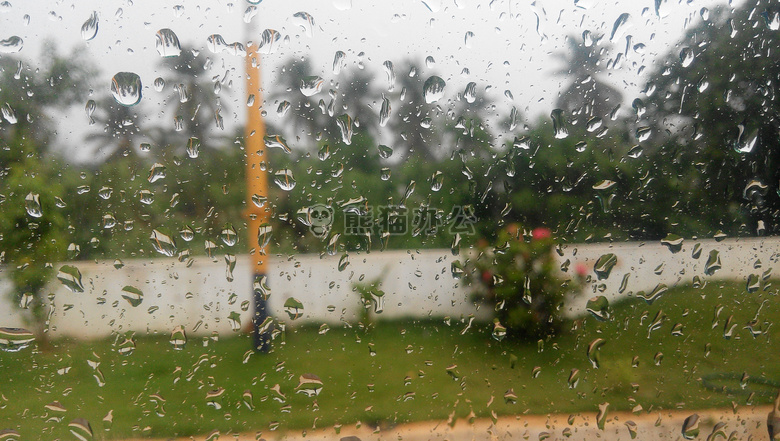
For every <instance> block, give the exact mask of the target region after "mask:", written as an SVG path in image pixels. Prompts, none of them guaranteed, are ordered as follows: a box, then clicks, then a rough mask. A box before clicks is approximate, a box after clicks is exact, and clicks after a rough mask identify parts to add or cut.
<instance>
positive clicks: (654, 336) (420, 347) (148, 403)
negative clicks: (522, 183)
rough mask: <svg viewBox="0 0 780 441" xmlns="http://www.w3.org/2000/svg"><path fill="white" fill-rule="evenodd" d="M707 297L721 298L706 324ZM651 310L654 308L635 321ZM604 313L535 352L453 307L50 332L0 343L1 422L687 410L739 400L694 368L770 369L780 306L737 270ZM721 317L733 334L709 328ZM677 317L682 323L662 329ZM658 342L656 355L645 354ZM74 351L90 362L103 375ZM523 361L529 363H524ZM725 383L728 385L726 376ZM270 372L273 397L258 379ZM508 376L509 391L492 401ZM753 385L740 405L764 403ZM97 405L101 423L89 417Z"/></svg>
mask: <svg viewBox="0 0 780 441" xmlns="http://www.w3.org/2000/svg"><path fill="white" fill-rule="evenodd" d="M716 305H721V306H722V311H721V312H720V316H719V319H718V324H717V326H715V327H714V328H713V326H712V323H713V317H714V316H715V313H714V311H715V309H716ZM761 305H763V306H761ZM759 309H760V311H759ZM658 311H662V312H663V314H664V315H665V317H666V319H665V320H664V321H663V322H662V323H661V325H660V327H659V328H658V329H657V330H654V331H652V332H649V331H648V329H649V326H650V323H651V322H652V321H653V319H654V318H655V317H656V314H657V313H658ZM611 312H612V319H611V320H610V321H607V322H599V321H597V320H595V318H593V317H586V318H585V319H584V320H582V321H579V322H577V323H576V324H574V323H572V324H570V327H571V328H573V330H572V331H571V332H569V333H568V334H567V335H564V336H561V337H558V338H555V339H552V340H550V341H546V342H544V344H543V348H542V349H541V350H540V347H539V345H538V344H537V343H532V344H527V343H526V344H521V343H513V342H508V341H501V342H498V341H495V340H493V339H492V338H491V336H490V328H489V327H488V326H487V325H485V324H481V325H476V324H475V325H474V326H472V327H471V328H470V329H468V330H467V331H465V333H464V332H462V331H463V330H464V328H465V327H466V326H465V323H463V322H461V321H459V320H452V321H450V323H449V324H447V323H445V322H444V320H436V321H400V322H380V323H378V324H377V325H376V326H375V327H374V328H373V329H369V330H366V329H363V328H362V327H359V326H353V327H337V326H331V329H330V331H328V332H327V333H325V334H319V333H318V329H319V327H318V326H315V327H298V328H296V329H290V328H288V330H287V331H286V333H285V336H284V342H283V343H282V342H280V341H277V342H276V343H275V347H274V350H273V351H272V352H271V353H269V354H253V353H251V352H248V350H249V348H250V339H249V338H248V336H243V335H231V336H228V335H224V336H220V339H219V340H218V341H211V340H209V343H208V345H207V346H204V345H203V339H202V338H197V339H195V338H191V339H190V340H189V342H188V343H187V345H186V346H185V348H184V349H183V350H181V351H177V350H174V349H173V348H172V347H171V345H170V343H169V342H168V337H169V336H167V335H166V336H159V337H138V338H137V339H136V350H135V351H134V352H133V353H132V354H130V355H120V354H119V353H118V351H117V347H118V346H117V345H115V344H114V342H113V341H108V342H107V341H96V342H89V343H80V342H74V341H56V342H54V348H53V349H51V350H49V351H45V352H42V351H38V350H35V348H28V349H25V350H23V351H20V352H16V353H0V372H2V374H0V394H1V395H0V430H2V429H5V428H12V429H15V430H17V431H18V432H19V433H20V434H21V435H22V439H39V438H48V439H55V438H57V437H61V438H63V439H75V438H73V436H72V435H70V434H69V433H68V423H69V422H71V421H72V420H73V419H76V418H84V419H86V420H87V421H89V422H90V423H91V425H92V428H93V431H94V434H95V438H96V439H121V438H125V437H144V436H148V437H170V436H188V435H196V434H205V433H208V432H210V431H212V430H214V429H218V430H219V431H220V432H221V433H222V434H226V433H230V432H253V431H262V432H264V433H265V434H266V436H269V433H268V432H269V431H271V430H272V429H274V428H276V430H279V431H284V430H292V429H294V430H306V429H311V428H313V427H317V428H323V427H334V426H337V425H344V426H347V425H355V424H357V423H358V422H362V424H363V425H368V426H370V427H376V426H379V427H388V426H392V425H395V424H400V423H404V422H410V421H420V420H430V419H438V420H447V419H448V418H449V417H450V416H454V417H455V418H467V417H468V416H469V415H470V414H471V412H473V414H474V415H476V416H477V417H489V416H491V413H492V412H494V413H495V415H507V414H520V413H525V412H528V413H537V414H545V413H551V412H555V413H575V412H581V411H587V412H595V411H596V410H597V409H598V404H599V403H603V402H605V401H607V402H609V403H610V404H611V406H610V409H616V410H617V409H622V410H631V409H633V408H635V406H637V405H641V406H642V408H643V409H644V411H648V410H651V409H659V408H664V409H671V408H686V409H696V408H708V407H722V406H730V405H731V403H732V401H733V402H736V403H737V404H738V405H745V404H747V403H748V400H749V397H748V395H747V394H740V395H727V394H724V393H719V392H710V391H708V390H706V389H704V388H703V387H702V385H701V377H702V376H705V375H708V374H712V373H721V372H730V373H738V374H742V373H747V374H748V375H749V376H750V377H751V378H759V377H761V378H769V379H772V380H780V360H778V357H777V354H778V353H779V352H778V349H780V347H779V345H778V343H777V341H778V337H780V335H779V334H780V329H778V327H777V326H770V325H769V323H770V322H771V321H772V320H773V319H774V317H780V315H779V314H780V307H779V306H778V297H777V295H776V293H774V292H772V290H765V291H758V292H755V293H750V294H749V293H747V292H746V291H745V287H744V284H731V283H729V284H723V283H720V284H718V283H712V282H711V283H709V284H707V285H706V286H705V287H704V288H701V289H693V288H675V289H672V290H670V291H669V292H667V293H666V294H665V295H664V296H663V297H662V298H660V299H659V300H657V301H656V302H655V303H653V304H652V305H648V304H646V303H645V302H644V301H643V300H640V299H636V298H630V299H627V300H626V301H624V302H622V303H621V304H619V305H613V306H612V311H611ZM757 312H758V313H757ZM732 315H733V318H732V320H731V323H733V324H734V325H735V328H734V332H733V335H732V336H731V337H730V338H724V326H725V323H726V322H727V320H728V318H729V317H730V316H732ZM754 318H757V319H758V325H756V326H755V327H759V326H760V327H763V329H764V330H766V329H768V333H764V334H761V335H758V336H757V337H755V338H754V337H753V336H752V334H751V333H750V332H749V331H748V330H747V329H745V326H746V324H748V323H749V322H750V321H752V320H753V319H754ZM678 323H679V324H680V325H681V327H682V328H681V332H680V334H681V335H673V333H672V330H673V328H674V326H675V325H676V324H678ZM729 328H730V326H729ZM648 335H649V336H648ZM596 338H602V339H604V340H605V343H604V344H603V346H602V347H601V349H600V350H599V351H598V356H599V359H600V367H599V368H594V367H593V366H592V363H591V361H590V360H589V359H588V356H587V348H588V345H589V344H590V343H591V341H593V340H594V339H596ZM708 344H709V347H708V348H707V349H706V350H705V346H706V345H708ZM707 351H708V352H709V354H708V355H707V353H706V352H707ZM658 352H661V353H663V358H662V360H661V361H660V364H659V365H656V363H655V362H654V357H655V356H656V354H657V353H658ZM247 354H251V355H249V356H248V358H247ZM634 357H637V360H638V365H637V367H633V366H632V365H633V364H634V362H633V361H634ZM88 361H92V362H99V363H100V364H99V370H100V372H102V378H99V377H96V375H95V374H96V371H95V370H94V369H93V367H91V366H90V364H89V363H88ZM93 365H94V363H93ZM453 365H455V366H456V367H454V368H451V367H452V366H453ZM535 367H539V368H540V369H539V370H538V375H537V376H536V377H534V375H533V373H534V368H535ZM67 368H70V369H69V370H68V371H67V372H65V369H67ZM448 368H449V369H448ZM572 369H578V370H579V376H580V381H579V383H578V384H577V386H576V387H574V388H570V387H569V383H568V381H567V380H568V378H569V375H570V373H571V371H572ZM302 374H314V375H317V376H318V377H319V378H320V379H321V380H322V383H323V385H324V387H323V388H322V391H321V393H320V394H319V395H318V396H316V397H307V396H306V395H304V394H300V393H296V392H295V388H296V386H297V385H298V383H299V377H300V376H301V375H302ZM738 383H739V382H738V381H732V382H731V384H729V385H728V386H731V387H735V388H739V384H738ZM100 384H102V385H100ZM632 384H633V385H632ZM275 385H279V387H280V391H281V394H283V396H284V397H282V396H281V395H279V394H277V393H276V392H274V391H273V389H274V386H275ZM746 387H747V389H750V388H752V387H757V386H754V385H753V384H752V383H748V385H747V386H746ZM219 388H224V393H223V394H222V395H221V396H220V397H219V398H218V402H219V403H220V405H221V408H220V409H216V408H215V406H212V405H209V404H208V403H207V394H208V393H209V392H211V391H213V390H216V389H219ZM509 389H513V390H514V393H515V394H516V395H517V401H516V403H510V402H507V401H506V400H505V399H504V395H505V393H506V392H507V390H509ZM245 391H249V392H250V393H251V395H252V401H253V409H250V408H249V407H248V406H246V405H245V404H244V396H245ZM763 392H764V393H763V394H757V395H756V396H755V397H753V398H752V403H753V404H766V403H769V402H771V397H769V396H768V394H767V393H766V392H768V391H767V390H764V391H763ZM155 394H156V395H155ZM157 397H161V398H162V399H164V400H165V401H164V402H162V401H161V399H160V398H157ZM54 401H59V402H60V403H61V404H62V406H63V407H64V408H65V409H66V410H65V412H62V413H61V415H57V412H55V411H52V410H49V409H47V408H45V407H44V406H46V405H47V404H49V403H51V402H54ZM109 412H111V414H112V415H113V423H111V424H107V423H105V422H104V421H103V420H104V417H106V415H107V414H109Z"/></svg>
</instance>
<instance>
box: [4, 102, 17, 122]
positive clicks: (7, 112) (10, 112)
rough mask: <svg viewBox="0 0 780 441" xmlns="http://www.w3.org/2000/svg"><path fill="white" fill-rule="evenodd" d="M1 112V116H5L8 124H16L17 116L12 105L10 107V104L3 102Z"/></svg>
mask: <svg viewBox="0 0 780 441" xmlns="http://www.w3.org/2000/svg"><path fill="white" fill-rule="evenodd" d="M0 112H2V114H3V118H5V120H6V121H8V123H9V124H16V122H17V118H16V111H14V109H13V107H11V105H10V104H8V103H5V104H3V107H2V109H1V110H0Z"/></svg>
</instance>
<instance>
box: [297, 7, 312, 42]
mask: <svg viewBox="0 0 780 441" xmlns="http://www.w3.org/2000/svg"><path fill="white" fill-rule="evenodd" d="M293 17H294V18H296V19H297V20H296V23H298V26H300V27H301V28H303V32H304V33H305V34H306V36H307V37H311V36H312V30H313V29H314V17H312V16H311V14H309V13H308V12H303V11H301V12H296V13H295V14H293Z"/></svg>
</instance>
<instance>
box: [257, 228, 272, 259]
mask: <svg viewBox="0 0 780 441" xmlns="http://www.w3.org/2000/svg"><path fill="white" fill-rule="evenodd" d="M271 237H273V227H272V226H271V224H262V225H260V226H259V227H257V246H259V247H260V249H259V250H258V252H259V253H261V254H265V252H266V250H267V249H268V243H269V242H271Z"/></svg>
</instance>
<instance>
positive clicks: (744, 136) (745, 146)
mask: <svg viewBox="0 0 780 441" xmlns="http://www.w3.org/2000/svg"><path fill="white" fill-rule="evenodd" d="M737 128H738V129H739V133H738V135H737V140H736V141H735V142H734V150H735V151H736V152H737V153H750V152H752V151H753V148H754V147H755V146H756V143H757V142H758V128H757V127H756V128H754V129H752V130H750V131H748V130H747V128H746V127H745V125H744V124H739V125H738V126H737Z"/></svg>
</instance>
